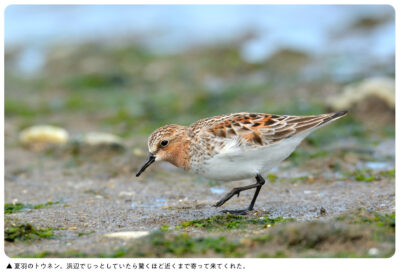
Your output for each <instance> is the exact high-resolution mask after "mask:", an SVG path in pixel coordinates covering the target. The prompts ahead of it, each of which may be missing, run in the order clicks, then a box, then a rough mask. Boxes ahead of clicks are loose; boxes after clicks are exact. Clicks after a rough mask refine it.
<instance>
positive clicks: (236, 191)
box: [214, 174, 265, 215]
mask: <svg viewBox="0 0 400 274" xmlns="http://www.w3.org/2000/svg"><path fill="white" fill-rule="evenodd" d="M256 180H257V183H255V184H252V185H248V186H243V187H236V188H234V189H232V191H230V192H229V193H228V194H226V195H225V196H224V197H223V198H222V199H221V200H219V201H218V202H217V203H216V204H215V205H214V206H215V207H220V206H222V205H223V204H225V203H226V202H227V201H228V200H229V199H231V198H232V197H233V196H235V195H237V196H238V197H239V194H240V192H241V191H243V190H247V189H252V188H256V191H255V192H254V196H253V199H252V200H251V202H250V205H249V206H248V208H246V209H240V210H223V211H222V212H223V213H232V214H240V215H245V214H247V212H248V211H251V210H253V208H254V204H255V203H256V200H257V196H258V193H259V192H260V190H261V187H262V186H263V185H264V183H265V180H264V178H263V177H261V175H259V174H257V176H256Z"/></svg>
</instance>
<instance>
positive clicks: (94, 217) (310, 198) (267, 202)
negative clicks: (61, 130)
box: [5, 139, 395, 257]
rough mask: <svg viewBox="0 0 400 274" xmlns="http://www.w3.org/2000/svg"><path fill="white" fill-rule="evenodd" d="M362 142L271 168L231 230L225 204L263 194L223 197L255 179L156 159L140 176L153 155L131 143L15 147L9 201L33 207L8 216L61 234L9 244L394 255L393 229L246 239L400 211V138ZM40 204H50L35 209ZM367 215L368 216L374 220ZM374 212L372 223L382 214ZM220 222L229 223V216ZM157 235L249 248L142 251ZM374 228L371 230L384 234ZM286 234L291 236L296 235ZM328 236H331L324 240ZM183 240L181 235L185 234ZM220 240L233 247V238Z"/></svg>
mask: <svg viewBox="0 0 400 274" xmlns="http://www.w3.org/2000/svg"><path fill="white" fill-rule="evenodd" d="M143 140H144V139H143ZM349 144H350V145H349ZM362 148H363V149H361V147H360V148H357V147H354V144H352V142H351V140H348V141H347V142H345V143H338V144H334V145H330V146H329V147H326V148H324V151H326V153H324V154H321V155H322V156H320V157H313V158H312V157H303V158H304V159H300V160H299V158H298V157H299V155H297V156H296V157H297V158H294V159H292V158H290V159H288V160H287V161H285V162H283V163H282V164H281V165H280V166H279V167H278V168H276V169H274V170H272V171H271V174H270V175H269V176H268V177H269V178H268V179H267V183H266V184H265V185H264V186H263V188H262V190H261V192H260V195H259V197H258V199H257V203H256V206H255V210H254V211H253V212H251V213H250V214H248V215H247V216H244V217H239V218H240V219H238V220H236V219H235V222H234V223H233V225H231V221H232V220H230V219H229V218H228V219H223V220H222V229H221V228H218V229H213V225H214V223H213V221H216V220H217V219H215V218H226V216H229V215H224V216H225V217H220V216H223V214H221V212H220V211H221V210H222V209H241V208H245V207H246V206H247V205H248V204H249V202H250V200H251V198H252V195H253V192H254V191H253V190H249V191H245V192H242V193H241V194H240V197H236V196H235V197H234V198H232V199H231V200H230V201H228V202H227V203H226V204H225V205H223V206H222V207H221V208H215V207H213V204H214V203H215V202H216V201H218V200H219V199H220V198H222V196H223V195H224V194H225V193H226V192H228V191H230V190H231V189H232V188H234V187H237V186H243V185H248V184H252V183H253V180H252V179H249V180H242V181H236V182H215V181H209V180H206V179H203V178H200V177H198V176H196V175H192V174H188V173H186V172H184V171H181V170H178V169H176V168H175V167H173V166H171V165H170V164H168V163H157V164H154V165H153V166H151V167H150V168H149V169H148V170H146V172H145V173H144V174H143V175H142V176H141V177H139V178H136V177H135V171H136V170H137V169H138V168H139V167H140V165H141V163H142V161H144V156H143V157H137V156H134V155H133V154H132V153H131V150H127V151H125V152H113V151H107V150H106V151H105V150H104V149H103V150H102V151H100V152H99V153H93V151H92V152H91V153H87V154H84V155H78V156H71V155H69V154H68V151H66V150H64V151H63V150H62V149H60V150H61V151H56V152H54V151H52V152H51V153H49V152H47V153H43V152H33V151H30V150H27V149H24V148H22V147H20V146H14V147H10V148H9V149H7V153H6V162H5V202H6V203H8V204H14V205H17V204H22V205H24V206H25V208H22V209H21V210H16V211H15V212H12V213H8V214H5V218H6V223H10V222H11V223H13V224H24V223H29V224H31V225H33V226H34V227H36V228H51V229H52V232H53V236H52V237H50V238H43V239H36V240H29V241H22V240H21V241H14V242H9V241H6V242H5V251H6V254H7V255H8V256H12V257H14V256H16V257H19V256H28V257H30V256H31V257H32V256H50V257H52V256H54V257H69V256H92V257H96V256H99V254H103V255H101V256H114V255H115V252H116V251H120V250H124V252H125V253H122V256H146V255H149V256H160V257H164V256H166V257H170V256H172V257H181V256H189V257H190V256H194V257H198V256H205V257H208V256H224V257H226V256H227V257H229V256H240V257H256V256H267V257H268V256H280V255H282V254H283V255H282V256H289V257H298V256H300V257H301V256H308V255H310V256H339V255H340V254H347V253H346V252H350V253H349V254H350V256H370V255H371V254H369V253H371V252H372V253H373V254H372V255H374V254H375V253H374V251H375V249H373V250H372V251H371V248H377V249H378V250H379V252H378V253H376V254H375V255H376V256H390V253H391V252H392V250H394V238H393V242H392V240H390V239H392V238H390V237H389V238H385V237H386V236H387V235H386V236H385V237H383V238H384V239H383V238H382V239H378V240H376V239H372V238H371V239H370V238H368V236H365V237H366V240H365V241H364V242H363V241H361V243H360V242H359V241H355V242H353V241H352V240H351V241H344V242H343V244H342V246H341V244H340V243H336V244H335V245H328V244H325V245H322V247H318V248H319V249H315V248H314V249H313V247H311V248H306V249H304V248H303V249H293V248H292V247H291V246H290V245H288V247H287V248H284V247H283V248H282V247H280V248H277V246H282V244H281V243H275V244H274V243H272V242H269V244H261V246H260V244H258V245H256V247H254V246H253V245H251V244H250V245H249V246H247V245H246V243H247V242H246V240H248V239H254V237H256V236H257V235H259V236H260V235H274V233H278V234H279V233H287V232H288V231H289V232H290V231H291V232H293V231H294V230H296V229H300V227H303V228H304V227H305V229H308V228H307V227H309V228H310V231H312V226H314V225H315V224H318V225H320V226H323V228H322V229H323V230H324V229H325V230H324V231H326V233H327V235H329V234H330V233H333V234H334V233H337V231H336V230H337V227H336V226H337V225H339V226H340V225H341V224H340V223H342V222H343V220H347V219H350V220H352V221H349V222H346V221H345V222H344V224H342V225H343V226H344V227H345V230H346V231H347V232H346V233H350V232H349V231H353V230H355V231H357V230H358V229H359V228H358V229H357V228H354V227H353V226H357V225H358V226H359V225H364V226H365V228H363V229H364V230H370V229H371V226H373V228H374V227H375V224H374V223H373V222H372V221H371V222H369V221H368V222H364V221H359V220H358V221H357V220H353V219H354V216H359V215H360V210H362V211H363V212H368V214H378V215H379V216H381V215H382V216H389V215H390V214H393V213H394V212H395V181H394V140H393V139H387V140H384V141H383V142H381V143H380V144H378V145H376V144H374V145H373V146H372V145H371V146H369V147H367V148H368V152H367V153H366V152H365V148H366V147H365V145H363V146H362ZM299 149H300V150H301V151H302V152H304V151H308V150H310V151H316V150H317V151H318V150H320V149H321V148H318V149H317V148H313V147H310V146H308V145H307V144H302V146H301V147H300V148H299ZM305 156H307V155H305ZM294 162H295V163H296V164H294ZM364 173H365V174H364ZM46 203H47V204H46ZM27 205H30V206H27ZM35 205H45V206H36V208H35ZM368 214H367V215H368ZM364 215H365V214H364ZM364 215H363V216H361V217H360V218H361V219H360V220H365V218H367V219H368V218H370V217H368V216H369V215H368V216H367V217H366V215H365V216H364ZM374 216H375V215H372V217H373V218H372V219H371V220H375V219H376V218H375V217H374ZM210 218H211V219H210ZM213 218H214V219H213ZM233 218H234V217H233ZM263 218H264V219H265V218H269V219H271V220H278V221H279V220H290V222H286V221H285V222H282V223H279V222H278V221H276V223H272V226H271V225H270V226H268V223H265V222H264V221H263V223H258V224H255V221H254V220H264V219H263ZM374 218H375V219H374ZM269 219H268V220H269ZM202 220H207V221H206V222H207V224H208V226H207V227H206V228H205V227H204V226H202V225H198V224H199V223H200V224H202ZM249 220H250V221H249ZM193 221H194V222H193ZM217 221H218V222H219V223H218V225H221V223H220V222H221V220H219V219H218V220H217ZM224 222H225V223H224ZM243 222H246V224H245V223H243ZM247 222H250V223H247ZM182 224H183V225H182ZM224 225H226V226H224ZM6 226H7V224H6ZM325 226H326V227H325ZM393 226H394V224H393ZM332 227H336V228H332ZM232 228H233V229H232ZM301 231H303V230H302V229H301ZM318 231H320V230H318ZM117 232H132V233H133V234H132V233H131V234H129V235H131V236H126V235H125V237H124V236H121V235H122V234H123V233H122V234H117V235H116V236H115V234H113V233H117ZM135 232H140V233H136V234H135ZM142 232H144V233H142ZM154 233H162V235H163V237H166V239H168V237H177V236H179V235H184V237H189V238H190V239H195V240H196V239H208V238H210V237H211V238H210V239H219V238H218V237H224V239H225V238H226V239H227V241H228V240H229V241H232V242H233V243H235V244H240V245H243V243H244V247H243V246H241V249H240V250H241V252H239V253H232V254H233V255H232V254H231V253H224V252H222V253H220V252H217V251H215V250H214V251H213V249H212V248H211V247H207V248H208V249H207V248H205V251H204V250H203V251H201V252H200V253H198V252H197V251H193V250H189V251H188V252H186V253H185V252H183V253H179V252H178V253H174V251H171V250H169V249H168V250H166V251H165V253H161V254H158V253H157V254H153V253H151V250H152V249H151V248H148V249H147V250H148V253H143V254H141V253H140V252H139V253H138V252H137V251H135V252H133V253H132V248H133V249H135V247H134V246H137V243H138V241H144V242H145V244H144V245H146V244H147V245H150V246H151V245H152V244H154V243H152V242H151V241H152V238H154V237H159V236H157V235H156V234H154ZM293 233H295V232H293ZM346 233H344V234H346ZM373 233H374V232H373V231H372V232H371V235H375V234H373ZM388 233H389V234H390V233H391V232H388ZM393 233H394V231H393ZM110 234H111V236H110ZM147 234H149V235H147ZM164 234H165V235H164ZM295 234H296V233H295ZM113 235H114V236H115V237H114V236H113ZM132 235H133V236H132ZM146 235H147V236H146ZM279 235H280V234H279ZM393 235H394V234H393ZM325 236H326V235H325ZM179 237H181V236H179ZM182 237H183V236H182ZM265 237H267V236H265ZM268 237H270V236H268ZM268 237H267V238H268ZM276 237H278V238H279V236H276ZM280 237H283V238H285V237H286V238H287V237H289V238H288V239H290V237H291V236H290V235H289V236H280ZM302 237H303V238H304V237H305V238H307V237H306V236H302ZM283 238H282V239H283ZM286 238H285V239H286ZM356 238H357V237H356ZM163 239H164V238H163ZM257 239H258V238H257ZM324 239H325V238H324V237H322V239H321V241H322V242H323V241H324ZM327 239H329V237H328V238H327ZM146 241H147V242H146ZM165 241H167V240H165ZM175 241H176V242H179V239H175ZM185 241H188V240H187V239H186V240H185ZM282 241H284V240H282ZM288 241H289V240H288ZM257 243H258V242H257ZM219 244H221V245H222V246H224V243H217V245H219ZM349 245H350V247H349ZM351 245H353V246H351ZM360 245H361V248H360ZM355 247H356V248H355ZM321 248H322V249H321ZM209 249H210V250H211V251H209ZM127 250H129V252H131V253H129V252H128V251H127ZM149 250H150V251H149ZM349 250H350V251H349ZM352 250H354V252H353V251H352ZM355 250H357V251H355ZM272 251H273V252H272ZM196 252H197V253H196ZM271 252H272V253H271ZM368 252H369V253H368ZM104 254H105V255H104ZM113 254H114V255H113ZM338 254H339V255H338ZM388 254H389V255H388Z"/></svg>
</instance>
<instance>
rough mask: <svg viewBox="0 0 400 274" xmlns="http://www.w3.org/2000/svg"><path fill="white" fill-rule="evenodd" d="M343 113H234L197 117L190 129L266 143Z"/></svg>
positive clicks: (252, 144)
mask: <svg viewBox="0 0 400 274" xmlns="http://www.w3.org/2000/svg"><path fill="white" fill-rule="evenodd" d="M346 113H347V112H345V111H343V112H337V113H327V114H320V115H312V116H291V115H274V114H264V113H234V114H228V115H220V116H215V117H211V118H206V119H203V120H200V121H198V122H196V123H194V124H193V125H191V129H192V132H193V133H194V134H198V133H199V132H201V133H202V134H206V135H211V136H213V137H218V138H220V139H223V140H225V142H229V141H230V140H236V141H237V142H238V144H239V145H243V144H244V145H250V146H266V145H270V144H273V143H275V142H279V141H280V140H282V139H285V138H288V137H291V136H293V135H295V134H297V133H300V132H303V131H306V130H310V129H313V128H316V127H318V126H320V125H323V124H325V123H327V122H329V121H333V120H335V119H337V118H339V117H341V116H343V115H344V114H346Z"/></svg>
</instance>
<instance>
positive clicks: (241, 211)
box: [221, 208, 250, 215]
mask: <svg viewBox="0 0 400 274" xmlns="http://www.w3.org/2000/svg"><path fill="white" fill-rule="evenodd" d="M249 211H250V210H249V209H248V208H246V209H233V210H229V209H225V210H222V211H221V213H224V214H225V213H228V214H233V215H247V213H249Z"/></svg>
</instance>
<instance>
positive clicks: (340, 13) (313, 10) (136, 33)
mask: <svg viewBox="0 0 400 274" xmlns="http://www.w3.org/2000/svg"><path fill="white" fill-rule="evenodd" d="M394 32H395V30H394V10H393V8H392V7H391V6H379V5H370V6H368V5H364V6H351V5H350V6H349V5H345V6H330V5H321V6H319V5H315V6H312V5H311V6H307V5H303V6H296V5H289V6H284V5H282V6H281V5H265V6H251V5H248V6H247V5H243V6H240V5H238V6H235V5H232V6H219V5H215V6H214V5H212V6H207V5H205V6H196V5H191V6H174V5H171V6H157V5H156V6H146V5H142V6H134V5H132V6H112V5H111V6H97V5H93V6H84V5H82V6H73V5H69V6H59V5H57V6H45V5H38V6H23V5H12V6H9V7H8V8H7V9H6V12H5V84H6V93H5V115H6V120H7V122H12V123H15V125H16V126H17V127H18V128H24V127H26V126H29V125H32V124H35V123H38V122H40V123H51V124H57V125H60V126H64V127H68V129H69V130H70V131H72V132H74V131H81V130H94V129H95V130H105V131H109V132H113V133H115V134H117V135H120V136H122V137H132V136H134V135H135V134H138V133H141V134H148V133H150V132H152V131H153V130H154V129H155V128H156V127H158V126H160V125H163V124H165V123H183V124H189V123H191V122H193V121H195V120H197V119H199V118H203V117H207V116H212V115H214V114H221V113H229V112H239V111H255V112H266V113H277V114H317V113H320V112H325V111H328V110H330V108H332V105H335V103H336V105H339V106H338V107H337V108H341V107H342V108H351V106H352V105H353V103H354V102H353V101H352V100H354V98H348V99H347V98H345V99H343V100H344V101H346V100H347V101H349V102H347V101H346V102H341V103H340V102H339V103H337V102H336V101H335V99H337V97H339V95H340V94H341V93H342V91H343V88H344V87H345V86H346V85H348V84H353V83H359V82H362V81H363V80H365V79H368V78H376V77H386V78H385V80H388V79H387V78H389V80H388V81H389V82H390V79H393V77H394V51H395V35H394ZM383 82H384V83H382V85H383V84H387V83H386V82H387V81H383ZM367 84H368V83H367ZM379 85H380V84H379V83H378V86H379ZM378 89H379V87H378ZM379 92H380V91H377V93H379ZM361 93H362V92H361ZM379 96H380V95H378V97H379ZM350 97H351V96H350ZM393 98H394V97H393ZM339 99H341V98H339ZM392 103H393V105H394V102H392ZM389 104H390V102H389ZM380 111H382V109H379V112H378V113H380ZM389 112H390V111H389ZM392 114H394V111H393V113H392ZM382 115H383V116H385V117H386V115H388V116H390V113H389V114H386V112H385V111H384V114H382ZM356 116H357V115H356ZM361 116H363V114H362V115H361ZM375 116H380V115H374V116H373V117H371V115H369V116H368V119H367V120H369V121H371V120H374V121H375V119H378V120H380V119H381V118H379V117H375ZM353 117H355V116H353ZM359 120H360V119H359ZM361 120H362V119H361ZM393 121H394V120H391V119H390V117H386V118H385V125H389V126H393ZM386 122H387V123H386ZM376 124H377V123H376V122H374V123H372V127H374V125H375V126H376ZM380 129H381V127H380Z"/></svg>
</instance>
